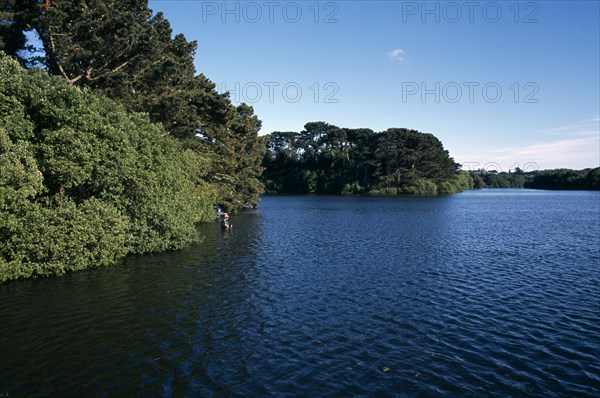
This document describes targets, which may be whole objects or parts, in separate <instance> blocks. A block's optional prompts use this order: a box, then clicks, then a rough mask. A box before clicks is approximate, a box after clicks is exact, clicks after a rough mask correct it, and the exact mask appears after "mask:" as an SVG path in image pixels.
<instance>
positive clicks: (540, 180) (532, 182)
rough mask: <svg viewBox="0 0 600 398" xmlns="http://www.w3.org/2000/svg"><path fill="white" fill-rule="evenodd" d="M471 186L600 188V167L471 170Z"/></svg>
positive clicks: (565, 188)
mask: <svg viewBox="0 0 600 398" xmlns="http://www.w3.org/2000/svg"><path fill="white" fill-rule="evenodd" d="M469 174H470V175H471V178H472V179H473V186H474V188H476V189H479V188H532V189H564V190H600V167H596V168H595V169H583V170H571V169H556V170H537V171H531V172H524V171H522V170H520V169H518V168H517V169H516V170H515V171H514V172H511V173H507V172H502V173H496V172H487V171H484V170H477V171H471V172H470V173H469Z"/></svg>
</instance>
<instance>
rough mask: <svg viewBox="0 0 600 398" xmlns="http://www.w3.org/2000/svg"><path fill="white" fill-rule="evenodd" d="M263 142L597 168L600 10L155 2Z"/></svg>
mask: <svg viewBox="0 0 600 398" xmlns="http://www.w3.org/2000/svg"><path fill="white" fill-rule="evenodd" d="M150 7H151V8H152V9H153V10H154V11H162V12H164V14H165V16H166V18H167V19H168V20H169V21H170V22H171V25H172V27H173V31H174V33H183V34H185V36H186V37H187V39H188V40H196V41H197V42H198V45H199V46H198V51H197V53H196V61H195V65H196V69H197V71H198V73H203V74H205V75H206V76H207V77H208V78H210V79H211V80H212V81H213V82H215V83H216V84H217V86H218V87H219V91H225V90H227V91H230V92H231V97H232V100H234V102H246V103H248V104H249V105H251V106H253V107H254V109H255V112H256V114H257V115H258V116H259V118H260V119H261V120H262V121H263V128H262V130H261V134H266V133H270V132H273V131H301V130H302V128H303V126H304V124H305V123H307V122H311V121H325V122H328V123H331V124H334V125H337V126H340V127H352V128H354V127H368V128H371V129H373V130H375V131H382V130H385V129H387V128H389V127H406V128H412V129H416V130H419V131H423V132H430V133H433V134H435V135H436V136H437V137H438V138H439V139H440V140H441V141H442V142H443V143H444V146H445V147H446V149H448V150H449V151H450V154H451V156H453V157H454V158H455V160H456V161H458V162H459V163H462V164H463V167H464V168H481V167H483V168H489V169H492V168H493V169H501V170H504V171H507V170H508V169H510V168H512V167H514V166H515V165H518V166H519V167H521V168H524V169H526V170H532V169H549V168H562V167H566V168H575V169H581V168H586V167H598V166H600V118H599V116H600V115H599V114H600V2H598V1H569V2H566V1H565V2H560V1H519V2H517V1H507V2H503V1H496V2H494V1H451V2H439V1H429V2H423V1H369V2H367V1H321V2H315V1H296V2H294V1H281V2H280V1H256V2H236V1H230V2H222V1H177V0H156V1H151V2H150Z"/></svg>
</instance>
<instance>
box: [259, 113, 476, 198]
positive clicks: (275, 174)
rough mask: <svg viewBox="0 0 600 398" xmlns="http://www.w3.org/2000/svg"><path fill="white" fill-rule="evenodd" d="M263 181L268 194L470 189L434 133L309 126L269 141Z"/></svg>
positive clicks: (278, 134)
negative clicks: (376, 131)
mask: <svg viewBox="0 0 600 398" xmlns="http://www.w3.org/2000/svg"><path fill="white" fill-rule="evenodd" d="M264 165H265V172H264V181H265V185H266V188H267V191H268V192H272V193H321V194H323V193H330V194H340V193H341V194H352V193H371V194H398V193H407V194H417V195H435V194H450V193H455V192H460V191H463V190H465V189H469V188H472V186H473V183H472V180H471V177H470V176H469V174H468V173H465V172H457V169H458V167H459V165H458V164H456V163H455V162H454V161H453V159H452V158H451V157H450V156H449V155H448V151H446V150H445V149H444V147H443V145H442V143H441V142H440V141H439V140H438V139H437V138H436V137H435V136H433V135H432V134H424V133H420V132H418V131H415V130H407V129H395V128H394V129H388V130H386V131H384V132H381V133H375V132H373V131H372V130H369V129H348V128H340V127H337V126H333V125H330V124H327V123H324V122H313V123H307V124H306V125H305V127H304V130H303V131H301V132H300V133H297V132H275V133H273V134H271V135H270V136H269V137H268V142H267V153H266V155H265V159H264Z"/></svg>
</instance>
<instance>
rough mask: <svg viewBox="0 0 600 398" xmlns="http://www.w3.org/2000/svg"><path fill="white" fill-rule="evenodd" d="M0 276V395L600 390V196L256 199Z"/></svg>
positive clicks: (566, 393)
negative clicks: (227, 222) (145, 247)
mask: <svg viewBox="0 0 600 398" xmlns="http://www.w3.org/2000/svg"><path fill="white" fill-rule="evenodd" d="M232 223H233V224H235V230H234V231H233V232H232V233H222V232H221V231H220V230H219V228H218V225H217V224H211V225H205V226H203V227H202V229H201V231H202V233H204V234H206V241H205V244H203V245H200V246H197V247H192V248H189V249H187V250H185V251H182V252H177V253H171V254H166V255H156V256H143V257H135V258H130V259H128V260H127V261H126V264H125V265H124V266H120V267H114V268H110V269H100V270H92V271H89V272H81V273H75V274H71V275H68V276H66V277H64V278H54V279H46V280H36V281H22V282H18V283H9V284H5V285H0V396H10V397H19V396H23V397H36V396H60V397H63V396H67V397H69V396H73V397H94V396H98V397H109V396H125V397H130V396H144V397H148V396H150V397H151V396H164V397H172V396H173V397H212V396H226V397H228V396H248V397H256V396H276V397H285V396H290V397H292V396H293V397H306V396H312V397H322V396H323V397H351V396H369V397H387V396H423V397H427V396H498V397H501V396H515V397H519V396H522V397H526V396H537V397H574V396H579V397H586V396H587V397H593V396H596V397H598V396H600V359H599V358H600V248H599V247H600V192H547V191H529V190H490V191H477V192H466V193H463V194H459V195H455V196H450V197H434V198H406V197H399V198H396V197H391V198H388V197H376V198H367V197H266V198H264V199H263V202H262V205H261V208H260V209H258V210H252V211H249V212H247V213H244V214H242V215H237V216H234V217H233V219H232Z"/></svg>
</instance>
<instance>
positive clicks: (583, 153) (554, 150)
mask: <svg viewBox="0 0 600 398" xmlns="http://www.w3.org/2000/svg"><path fill="white" fill-rule="evenodd" d="M598 122H599V119H598V117H595V118H592V119H589V120H584V121H582V122H578V123H573V124H571V125H569V126H561V127H555V128H551V129H546V130H543V131H538V134H540V135H541V136H545V138H546V139H547V138H548V136H553V137H554V138H555V139H554V140H552V141H545V140H544V141H545V142H538V143H535V144H528V145H523V146H515V145H511V146H507V147H501V148H494V149H491V148H487V149H483V148H482V149H481V150H480V151H476V152H475V153H471V154H466V155H465V154H463V155H456V156H455V159H456V161H457V162H459V163H461V164H463V168H465V169H469V168H471V169H477V168H486V169H500V170H503V171H508V170H510V169H514V168H515V167H517V166H518V167H520V168H522V169H525V170H532V169H559V168H569V169H577V170H579V169H585V168H588V167H599V166H600V126H599V124H598Z"/></svg>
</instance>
